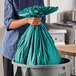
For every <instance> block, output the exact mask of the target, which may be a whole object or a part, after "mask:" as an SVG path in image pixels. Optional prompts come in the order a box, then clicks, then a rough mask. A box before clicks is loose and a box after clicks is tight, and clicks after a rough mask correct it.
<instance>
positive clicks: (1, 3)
mask: <svg viewBox="0 0 76 76" xmlns="http://www.w3.org/2000/svg"><path fill="white" fill-rule="evenodd" d="M3 17H4V0H0V27H2V26H4V24H3V20H4V18H3Z"/></svg>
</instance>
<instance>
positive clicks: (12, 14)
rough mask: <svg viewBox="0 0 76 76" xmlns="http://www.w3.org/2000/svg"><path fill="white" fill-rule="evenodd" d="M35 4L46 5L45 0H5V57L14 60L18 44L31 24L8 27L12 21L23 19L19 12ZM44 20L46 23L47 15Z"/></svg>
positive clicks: (3, 49) (3, 52) (2, 46)
mask: <svg viewBox="0 0 76 76" xmlns="http://www.w3.org/2000/svg"><path fill="white" fill-rule="evenodd" d="M34 5H44V1H43V0H5V9H4V26H5V35H4V39H3V42H2V45H1V49H0V51H1V53H2V55H3V56H4V57H6V58H8V59H10V60H12V59H14V55H15V48H16V44H17V42H18V40H19V38H20V37H21V35H22V34H23V33H24V32H25V30H26V29H27V27H28V26H29V24H26V25H24V26H21V27H19V28H16V29H11V30H9V29H8V26H9V25H10V23H11V21H13V20H18V19H21V18H22V17H19V16H18V13H19V12H20V11H21V10H23V9H24V8H27V7H31V6H34ZM42 22H43V23H45V17H43V18H42Z"/></svg>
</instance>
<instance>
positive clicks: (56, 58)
mask: <svg viewBox="0 0 76 76" xmlns="http://www.w3.org/2000/svg"><path fill="white" fill-rule="evenodd" d="M56 10H58V7H51V6H48V7H44V6H33V7H28V8H25V9H24V10H22V11H21V12H19V14H18V15H19V16H22V17H40V18H41V17H43V16H45V15H48V14H50V13H53V12H55V11H56ZM15 62H17V63H21V64H27V65H53V64H60V63H61V62H62V60H61V56H60V54H59V52H58V50H57V48H56V47H55V44H54V41H53V39H52V37H51V36H50V34H49V32H48V30H47V29H46V28H45V26H44V25H43V23H41V24H40V25H37V26H34V25H30V26H29V27H28V28H27V30H26V31H25V32H24V34H23V35H22V36H21V38H20V39H19V41H18V43H17V46H16V53H15Z"/></svg>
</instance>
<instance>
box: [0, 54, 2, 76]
mask: <svg viewBox="0 0 76 76" xmlns="http://www.w3.org/2000/svg"><path fill="white" fill-rule="evenodd" d="M0 76H3V63H2V55H1V54H0Z"/></svg>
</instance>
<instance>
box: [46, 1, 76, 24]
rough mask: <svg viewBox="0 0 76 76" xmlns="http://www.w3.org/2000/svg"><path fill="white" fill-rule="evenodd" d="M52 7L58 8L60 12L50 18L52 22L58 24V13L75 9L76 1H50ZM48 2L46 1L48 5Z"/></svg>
mask: <svg viewBox="0 0 76 76" xmlns="http://www.w3.org/2000/svg"><path fill="white" fill-rule="evenodd" d="M48 1H50V5H51V6H58V7H59V10H58V11H57V12H55V13H53V14H51V16H50V22H51V23H53V22H57V13H59V12H64V11H68V10H72V9H74V8H75V7H76V6H75V2H76V0H48ZM46 2H47V0H45V4H46Z"/></svg>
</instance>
